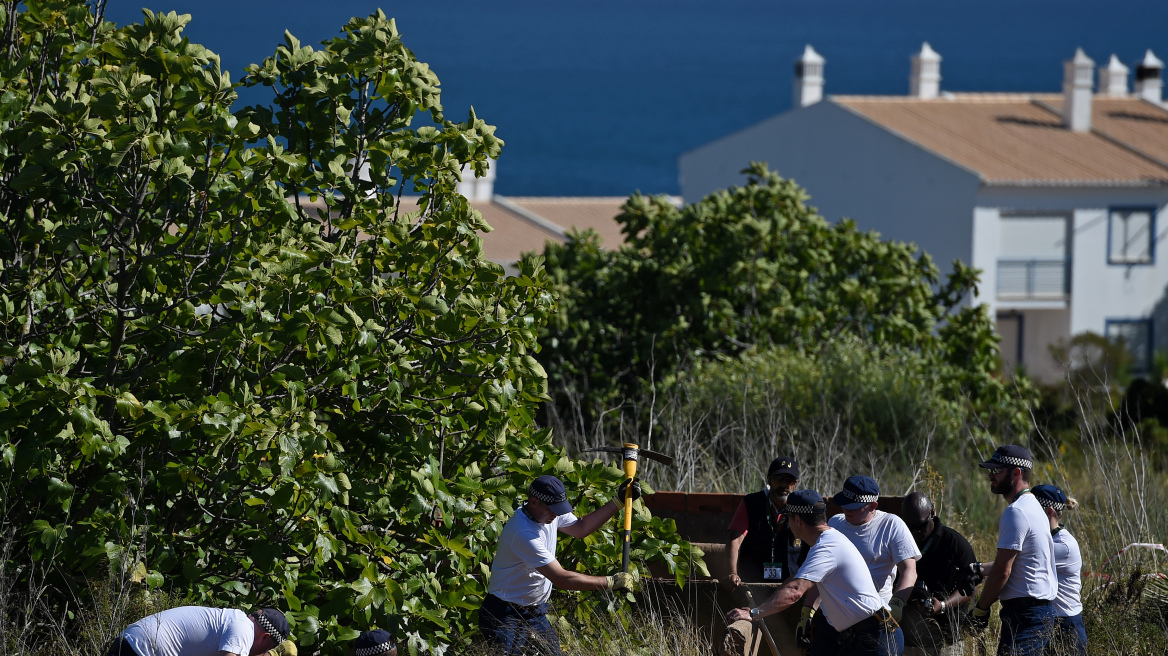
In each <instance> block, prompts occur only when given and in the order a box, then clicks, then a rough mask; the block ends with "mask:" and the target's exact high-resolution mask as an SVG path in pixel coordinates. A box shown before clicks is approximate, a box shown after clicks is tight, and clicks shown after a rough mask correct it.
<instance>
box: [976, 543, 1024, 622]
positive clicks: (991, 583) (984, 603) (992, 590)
mask: <svg viewBox="0 0 1168 656" xmlns="http://www.w3.org/2000/svg"><path fill="white" fill-rule="evenodd" d="M1019 553H1021V552H1020V551H1017V550H1014V549H998V557H997V558H995V559H994V562H993V566H992V567H991V568H990V573H989V575H988V576H986V582H985V586H984V587H982V589H981V597H980V598H978V600H977V607H978V608H980V609H982V610H989V609H990V606H993V605H994V602H995V601H997V600H998V595H1000V594H1002V589H1003V588H1005V587H1006V581H1007V580H1008V579H1009V578H1010V572H1011V571H1013V569H1014V559H1015V558H1017V557H1018V554H1019ZM983 567H984V565H983Z"/></svg>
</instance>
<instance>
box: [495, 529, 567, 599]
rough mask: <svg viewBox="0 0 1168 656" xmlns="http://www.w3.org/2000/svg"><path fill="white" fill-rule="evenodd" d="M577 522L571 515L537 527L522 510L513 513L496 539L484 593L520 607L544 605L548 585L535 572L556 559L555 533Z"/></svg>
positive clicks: (545, 580)
mask: <svg viewBox="0 0 1168 656" xmlns="http://www.w3.org/2000/svg"><path fill="white" fill-rule="evenodd" d="M577 521H579V520H578V519H577V517H576V516H575V515H573V514H572V513H568V514H567V515H560V516H559V517H556V518H555V519H553V520H552V521H551V523H550V524H539V523H537V522H534V521H532V520H531V519H529V518H528V517H527V513H525V512H523V509H522V508H520V509H519V510H516V511H515V514H514V515H512V516H511V519H510V520H508V521H507V524H506V526H504V527H503V532H502V533H501V534H500V535H499V549H498V551H496V552H495V560H494V561H493V562H492V563H491V582H490V583H489V584H488V585H487V592H488V593H490V594H493V595H495V596H496V597H498V598H500V599H502V600H503V601H508V602H511V603H513V604H518V605H520V606H532V605H534V604H542V603H544V602H546V601H547V600H548V597H550V596H551V594H552V582H551V581H549V580H548V579H547V577H546V576H544V575H543V574H541V573H540V572H539V571H538V570H539V568H540V567H543V566H544V565H547V564H549V563H551V562H552V561H553V560H555V559H556V537H557V535H558V534H559V530H560V529H561V528H564V527H565V526H571V525H572V524H575V523H576V522H577Z"/></svg>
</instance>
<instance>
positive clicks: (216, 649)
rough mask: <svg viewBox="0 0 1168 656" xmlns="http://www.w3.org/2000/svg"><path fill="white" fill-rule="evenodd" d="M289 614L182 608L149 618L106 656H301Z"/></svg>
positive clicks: (128, 631) (127, 632)
mask: <svg viewBox="0 0 1168 656" xmlns="http://www.w3.org/2000/svg"><path fill="white" fill-rule="evenodd" d="M289 633H290V631H289V629H288V620H287V618H285V617H284V614H283V613H281V612H280V611H278V610H276V609H274V608H264V609H261V610H257V611H255V612H254V613H252V614H250V615H247V614H245V613H244V612H243V611H241V610H235V609H233V608H207V607H204V606H181V607H179V608H171V609H170V610H164V611H162V612H161V613H155V614H153V615H149V616H147V617H144V618H142V619H140V620H138V621H137V622H134V623H133V624H131V625H130V626H128V627H126V630H125V631H122V633H121V634H120V635H119V636H118V637H117V638H115V639H114V641H113V643H112V644H111V645H110V648H109V650H108V652H107V656H258V655H259V654H264V653H265V652H266V653H269V654H271V656H296V645H294V644H293V643H292V642H291V641H289V640H288V635H289Z"/></svg>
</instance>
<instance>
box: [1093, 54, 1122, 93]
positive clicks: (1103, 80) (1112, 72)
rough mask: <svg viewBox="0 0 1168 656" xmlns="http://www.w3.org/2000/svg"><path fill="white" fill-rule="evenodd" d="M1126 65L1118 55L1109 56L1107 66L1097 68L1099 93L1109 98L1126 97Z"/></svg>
mask: <svg viewBox="0 0 1168 656" xmlns="http://www.w3.org/2000/svg"><path fill="white" fill-rule="evenodd" d="M1127 73H1128V67H1127V66H1124V65H1123V62H1121V61H1119V57H1116V56H1115V55H1112V56H1111V59H1110V60H1109V61H1108V62H1107V66H1106V67H1104V68H1101V69H1099V93H1100V94H1102V95H1104V96H1109V97H1111V98H1126V97H1127Z"/></svg>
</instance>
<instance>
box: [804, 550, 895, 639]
mask: <svg viewBox="0 0 1168 656" xmlns="http://www.w3.org/2000/svg"><path fill="white" fill-rule="evenodd" d="M795 578H797V579H803V580H805V581H811V582H812V583H814V584H815V586H816V587H817V588H818V589H819V604H820V608H822V609H823V615H824V617H826V618H827V623H828V624H830V625H831V626H832V628H834V629H835V630H836V631H844V630H846V629H848V628H849V627H851V626H852V625H853V624H855V623H857V622H860V621H863V620H866V619H868V618H869V617H872V615H874V614H875V613H876V611H878V610H880V609H881V608H883V607H884V606H885V604H884V602H883V601H881V599H880V593H878V592H877V591H876V586H875V585H873V583H872V575H871V574H869V573H868V566H867V565H866V564H865V563H864V557H863V556H861V555H860V552H859V551H858V550H857V549H856V546H855V545H853V544H852V542H851V541H850V540H848V539H847V538H846V537H844V535H843V534H842V533H840V532H839V531H837V530H835V529H833V528H828V529H827V530H826V531H824V532H823V534H822V535H820V536H819V539H818V540H816V541H815V544H813V545H811V549H810V550H809V551H808V552H807V560H805V561H803V566H802V567H800V568H799V573H798V574H796V575H795Z"/></svg>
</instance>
